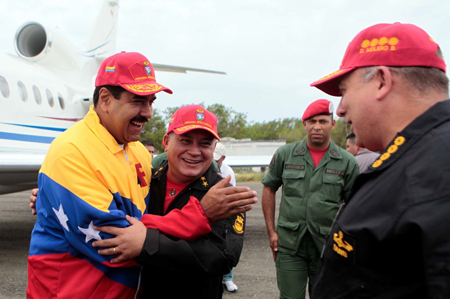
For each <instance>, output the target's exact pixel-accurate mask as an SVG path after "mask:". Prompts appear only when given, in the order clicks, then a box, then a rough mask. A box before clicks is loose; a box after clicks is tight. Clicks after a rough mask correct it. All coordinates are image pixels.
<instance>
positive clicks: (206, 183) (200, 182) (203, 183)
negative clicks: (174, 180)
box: [152, 161, 218, 190]
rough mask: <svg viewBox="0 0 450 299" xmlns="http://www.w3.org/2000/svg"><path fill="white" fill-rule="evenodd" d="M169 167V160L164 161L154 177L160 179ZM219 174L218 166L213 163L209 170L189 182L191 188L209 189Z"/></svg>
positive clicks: (155, 170)
mask: <svg viewBox="0 0 450 299" xmlns="http://www.w3.org/2000/svg"><path fill="white" fill-rule="evenodd" d="M168 169H169V161H164V163H163V164H162V165H161V166H160V167H158V168H156V169H154V170H153V176H152V179H160V178H162V177H163V176H165V175H166V174H167V170H168ZM217 176H218V173H217V170H216V167H215V166H214V164H213V163H211V165H210V166H209V168H208V170H206V172H205V173H204V174H203V175H202V176H201V177H200V178H198V179H196V180H195V181H193V182H192V183H191V184H189V186H188V187H189V188H193V189H197V190H209V188H211V186H212V185H213V184H214V182H215V181H216V179H217Z"/></svg>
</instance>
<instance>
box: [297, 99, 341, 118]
mask: <svg viewBox="0 0 450 299" xmlns="http://www.w3.org/2000/svg"><path fill="white" fill-rule="evenodd" d="M333 111H334V105H333V103H332V102H330V101H328V100H317V101H314V102H312V103H311V104H309V106H308V108H306V110H305V112H304V113H303V116H302V120H307V119H310V118H311V117H314V116H316V115H331V114H333Z"/></svg>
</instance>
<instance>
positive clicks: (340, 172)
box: [325, 169, 345, 176]
mask: <svg viewBox="0 0 450 299" xmlns="http://www.w3.org/2000/svg"><path fill="white" fill-rule="evenodd" d="M325 173H331V174H337V175H339V176H344V175H345V171H340V170H335V169H327V170H325Z"/></svg>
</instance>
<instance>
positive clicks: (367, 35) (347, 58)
mask: <svg viewBox="0 0 450 299" xmlns="http://www.w3.org/2000/svg"><path fill="white" fill-rule="evenodd" d="M438 48H439V45H438V44H437V43H436V42H435V41H434V40H433V39H432V38H431V37H430V36H429V35H428V34H427V33H426V32H425V31H424V30H423V29H421V28H419V27H417V26H415V25H412V24H402V23H393V24H377V25H373V26H371V27H369V28H366V29H364V30H363V31H361V32H360V33H358V35H356V37H355V38H354V39H353V40H352V41H351V42H350V44H349V45H348V47H347V50H346V52H345V54H344V59H343V60H342V63H341V67H340V68H339V70H337V71H336V72H333V73H331V74H329V75H327V76H325V77H323V78H321V79H319V80H317V81H315V82H313V83H311V86H315V87H317V88H318V89H320V90H322V91H323V92H325V93H327V94H329V95H332V96H341V91H340V90H339V86H338V84H339V82H340V79H341V78H342V76H343V75H345V74H347V73H349V72H350V71H352V70H354V69H356V68H359V67H367V66H376V65H383V66H424V67H435V68H438V69H440V70H442V71H443V72H444V73H445V68H446V65H445V62H444V59H442V58H440V57H437V56H436V53H437V51H438Z"/></svg>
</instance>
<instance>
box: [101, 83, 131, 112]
mask: <svg viewBox="0 0 450 299" xmlns="http://www.w3.org/2000/svg"><path fill="white" fill-rule="evenodd" d="M103 87H104V88H106V89H107V90H108V91H109V92H110V93H111V94H112V95H113V97H114V98H115V99H119V98H120V95H121V94H122V92H124V91H125V89H123V88H122V87H120V86H112V85H103V86H97V87H96V88H95V90H94V96H93V99H94V107H97V103H98V98H99V95H100V89H102V88H103Z"/></svg>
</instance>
